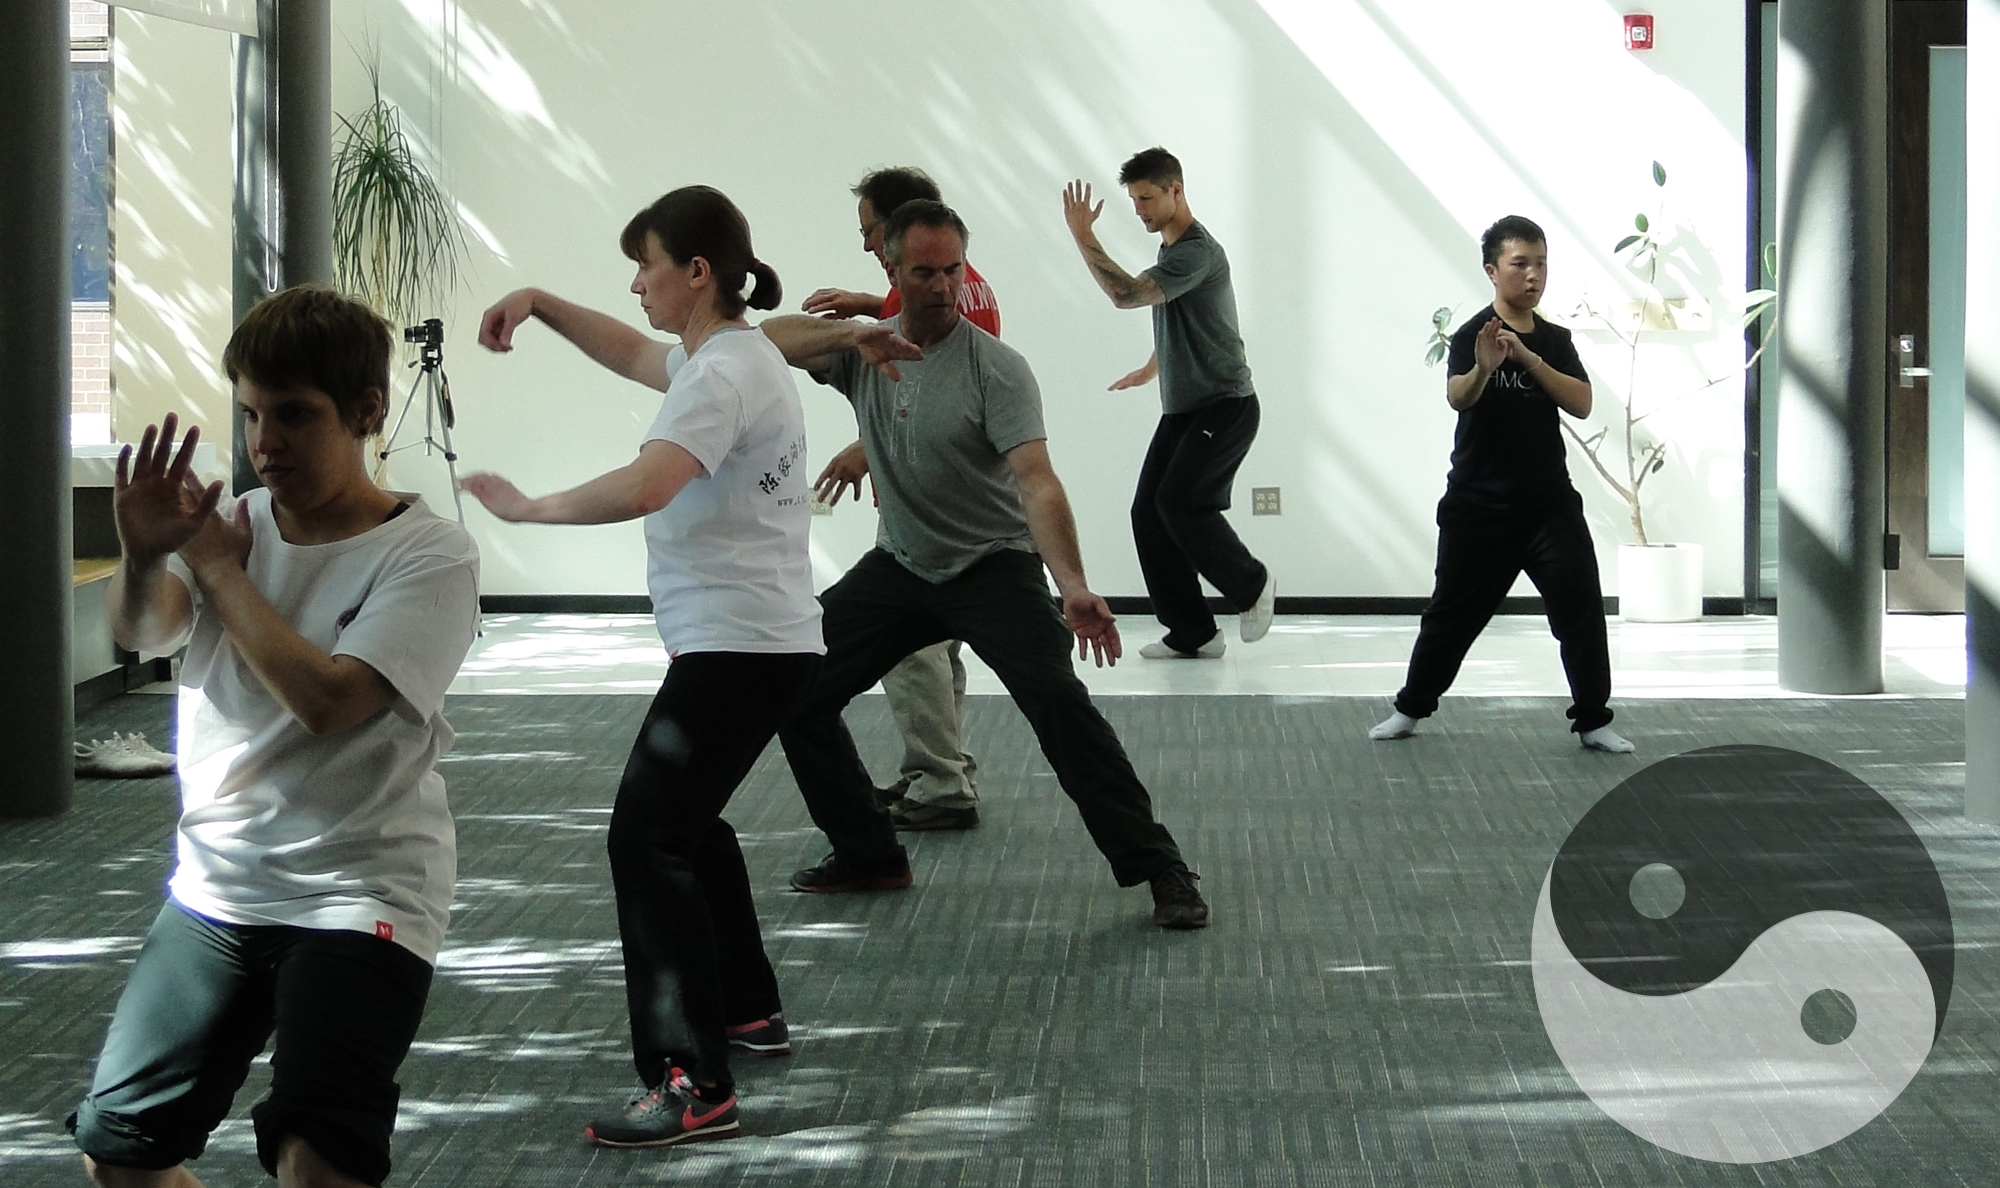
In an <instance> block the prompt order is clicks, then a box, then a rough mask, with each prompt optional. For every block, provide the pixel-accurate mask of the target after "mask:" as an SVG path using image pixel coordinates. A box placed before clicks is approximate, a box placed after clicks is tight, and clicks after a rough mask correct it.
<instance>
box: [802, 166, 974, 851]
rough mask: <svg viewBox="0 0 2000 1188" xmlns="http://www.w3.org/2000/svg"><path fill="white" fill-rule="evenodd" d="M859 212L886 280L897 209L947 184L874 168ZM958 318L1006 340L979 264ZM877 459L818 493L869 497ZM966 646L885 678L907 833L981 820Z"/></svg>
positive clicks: (892, 308)
mask: <svg viewBox="0 0 2000 1188" xmlns="http://www.w3.org/2000/svg"><path fill="white" fill-rule="evenodd" d="M853 193H854V197H855V213H856V215H857V216H858V217H859V218H860V221H861V247H862V250H863V251H866V252H869V253H870V254H872V255H873V256H874V257H875V262H876V263H878V264H880V265H881V266H882V271H883V273H884V275H886V276H890V277H893V276H894V271H895V270H894V269H892V268H891V267H890V266H889V262H888V260H887V259H886V258H885V257H884V256H883V251H882V241H883V238H884V236H883V229H884V228H885V227H886V226H887V225H888V222H889V216H890V215H892V214H894V213H895V211H896V208H897V207H899V206H901V205H902V204H903V203H905V202H908V201H910V200H911V199H915V198H927V199H929V200H931V201H932V202H939V201H942V200H943V199H942V197H941V195H940V192H939V190H938V186H937V183H936V182H934V181H932V180H931V179H930V176H929V175H928V174H926V173H925V172H924V171H923V170H921V169H913V168H908V167H890V168H886V169H877V170H874V171H872V172H870V173H869V174H868V175H867V176H865V177H863V178H862V179H861V181H860V182H859V183H857V184H856V185H855V187H854V190H853ZM804 308H805V311H806V312H807V313H809V314H820V315H822V316H825V317H832V318H852V317H870V318H878V319H887V318H893V317H895V316H896V315H897V314H898V313H899V312H901V310H902V308H903V298H902V294H900V293H898V292H897V291H896V287H895V285H894V284H893V283H892V284H891V285H890V286H889V294H888V296H886V297H878V296H876V295H875V294H873V293H856V292H852V291H849V290H847V289H819V290H816V291H814V293H813V294H812V295H811V296H810V297H807V298H806V300H805V307H804ZM958 312H959V313H960V314H962V315H964V317H965V319H966V320H967V321H969V322H971V323H972V324H973V325H974V326H977V327H979V328H980V329H981V330H984V331H986V333H988V334H991V335H992V336H994V337H995V338H998V337H1000V303H999V302H998V301H997V300H995V299H994V296H993V287H992V286H991V285H989V284H987V283H986V278H984V277H982V276H980V275H979V272H978V270H977V269H975V268H973V266H972V263H971V262H970V261H967V262H966V265H965V284H964V286H963V287H962V288H960V289H959V293H958ZM867 473H868V458H867V456H866V455H865V454H863V453H862V450H861V443H860V442H858V441H857V442H855V443H854V444H853V445H851V446H848V447H847V448H846V449H844V450H842V451H840V453H838V454H836V455H834V458H833V460H832V461H831V462H828V463H827V464H826V469H825V470H823V471H821V472H820V476H819V479H818V481H817V482H816V483H815V484H814V488H815V490H816V492H817V493H818V495H819V497H820V498H821V499H823V500H825V501H826V502H827V503H829V504H832V503H838V502H839V501H840V497H841V495H842V494H843V493H844V492H845V491H846V490H848V489H849V488H852V490H853V492H854V495H855V498H857V499H858V498H860V496H861V479H862V476H863V475H866V474H867ZM960 651H961V645H960V643H959V641H958V640H955V639H953V640H946V641H945V642H943V643H939V644H933V645H931V646H930V647H927V648H924V649H922V650H920V651H916V652H912V653H911V654H910V655H909V657H908V658H907V659H905V660H904V661H903V662H902V663H901V664H898V665H897V666H896V667H895V668H894V669H892V670H891V671H890V672H889V675H887V676H885V677H883V678H882V691H883V692H884V693H886V694H887V695H888V697H889V712H890V713H891V714H892V715H893V716H894V717H895V719H896V728H897V729H898V730H900V731H901V732H902V735H903V762H902V768H901V775H900V777H899V778H898V779H897V781H896V782H895V783H894V784H892V785H890V786H889V787H887V788H884V789H883V790H882V794H883V796H884V798H885V799H886V800H887V801H888V808H889V816H890V818H891V819H892V820H894V821H895V823H896V828H898V829H971V828H973V827H974V826H976V825H978V824H979V791H978V787H977V781H976V779H975V777H976V775H977V773H978V770H979V764H978V762H977V761H976V760H974V759H973V757H972V756H971V754H969V753H968V752H966V751H965V749H964V748H963V746H962V745H961V742H960V736H961V735H962V733H963V729H964V721H965V663H964V661H963V660H961V659H960V657H959V653H960Z"/></svg>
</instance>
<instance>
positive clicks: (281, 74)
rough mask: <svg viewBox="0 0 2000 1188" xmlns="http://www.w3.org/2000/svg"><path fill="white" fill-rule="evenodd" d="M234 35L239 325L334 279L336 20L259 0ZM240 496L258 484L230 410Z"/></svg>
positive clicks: (306, 2) (311, 4)
mask: <svg viewBox="0 0 2000 1188" xmlns="http://www.w3.org/2000/svg"><path fill="white" fill-rule="evenodd" d="M257 28H258V35H257V36H256V37H242V36H239V37H237V38H236V58H235V66H236V100H235V107H236V185H235V196H234V208H235V209H234V221H235V236H234V238H235V253H234V254H235V275H234V282H233V284H232V297H233V304H234V306H235V316H234V318H233V320H234V321H241V320H242V319H243V315H244V314H246V313H248V312H249V311H250V307H251V306H253V305H255V304H257V302H259V301H261V300H263V299H264V298H265V297H267V296H269V295H270V294H272V293H275V292H277V291H278V290H279V289H282V288H284V287H285V286H287V285H298V284H306V283H309V282H317V283H320V284H330V283H332V281H333V59H332V39H333V18H332V15H331V12H330V10H329V6H328V0H257ZM230 410H231V411H230V424H231V428H232V436H233V439H234V444H235V448H234V450H233V457H234V460H235V465H234V467H233V469H234V474H233V482H232V485H233V486H234V488H235V490H236V492H237V493H238V494H241V493H242V492H244V491H247V490H250V489H251V488H253V487H255V486H257V485H258V479H257V473H256V470H255V468H254V467H253V466H252V465H251V462H250V458H249V456H248V455H247V454H246V453H245V451H244V449H243V418H242V415H241V414H240V413H239V412H237V411H236V406H235V404H234V402H232V403H231V405H230Z"/></svg>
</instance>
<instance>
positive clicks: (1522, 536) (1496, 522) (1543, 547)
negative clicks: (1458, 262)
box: [1368, 215, 1632, 752]
mask: <svg viewBox="0 0 2000 1188" xmlns="http://www.w3.org/2000/svg"><path fill="white" fill-rule="evenodd" d="M1480 246H1481V250H1482V252H1483V253H1484V256H1485V260H1486V276H1487V278H1488V279H1489V280H1491V281H1492V282H1493V304H1492V305H1490V306H1488V307H1487V308H1485V309H1482V310H1480V311H1479V312H1478V313H1477V314H1474V315H1473V316H1472V317H1471V318H1469V319H1467V320H1466V323H1465V324H1464V325H1463V326H1460V327H1459V328H1458V331H1457V332H1456V333H1455V334H1453V335H1452V338H1451V357H1450V363H1449V365H1448V367H1447V370H1448V371H1449V372H1450V379H1449V380H1448V381H1447V383H1446V385H1445V399H1446V400H1447V401H1449V402H1450V403H1451V406H1452V407H1453V408H1455V409H1457V410H1458V430H1457V432H1456V434H1455V435H1454V437H1453V441H1452V451H1451V475H1450V477H1449V478H1448V479H1447V480H1446V483H1445V494H1444V498H1443V499H1442V500H1440V501H1439V503H1438V510H1437V523H1438V554H1437V586H1436V588H1435V590H1434V591H1433V592H1432V594H1431V604H1430V606H1429V607H1428V608H1427V609H1425V611H1424V617H1423V624H1422V626H1421V627H1420V628H1419V629H1418V632H1417V646H1416V648H1415V650H1414V651H1412V652H1411V654H1410V671H1409V675H1408V676H1407V677H1405V678H1404V682H1403V689H1402V692H1400V693H1398V694H1396V712H1394V713H1392V714H1390V715H1389V717H1388V718H1387V719H1385V720H1383V721H1382V722H1380V723H1378V724H1377V725H1376V726H1375V727H1374V728H1373V729H1372V730H1370V731H1369V732H1368V737H1369V738H1372V739H1375V740H1377V741H1383V740H1387V739H1397V738H1408V737H1409V736H1410V735H1411V734H1413V733H1415V731H1416V725H1417V722H1418V720H1420V719H1423V718H1427V717H1429V716H1430V715H1432V714H1434V713H1436V712H1437V708H1438V698H1439V697H1440V696H1442V695H1443V694H1444V691H1445V690H1446V689H1449V688H1450V687H1451V682H1452V680H1453V678H1455V677H1456V676H1457V675H1458V666H1459V664H1460V662H1462V661H1463V660H1464V659H1465V653H1466V650H1467V649H1469V648H1470V647H1471V646H1472V641H1473V640H1475V639H1477V638H1479V633H1480V632H1481V631H1483V630H1484V629H1485V627H1486V623H1487V621H1488V620H1490V619H1491V618H1492V617H1493V612H1494V611H1496V610H1498V609H1499V608H1500V600H1501V599H1502V598H1504V597H1506V595H1507V591H1508V589H1509V588H1510V587H1511V586H1513V584H1514V579H1515V578H1517V577H1519V576H1520V575H1521V573H1522V572H1523V571H1526V573H1527V575H1528V579H1529V580H1530V581H1532V582H1534V583H1535V588H1536V589H1537V590H1539V591H1541V594H1542V599H1543V601H1544V603H1546V604H1547V607H1548V616H1549V630H1550V631H1551V632H1553V633H1554V634H1555V637H1556V639H1557V641H1559V642H1560V643H1561V645H1562V662H1563V671H1564V672H1565V673H1566V674H1567V675H1568V676H1569V688H1570V699H1571V701H1572V703H1573V704H1571V706H1570V708H1569V718H1570V729H1571V730H1572V731H1573V732H1575V733H1576V734H1577V735H1578V736H1579V737H1580V738H1581V741H1582V743H1583V745H1584V746H1585V747H1586V748H1588V749H1591V750H1597V751H1616V752H1625V751H1630V750H1631V749H1632V744H1631V743H1630V742H1627V741H1626V740H1625V739H1624V738H1621V737H1620V736H1619V735H1618V733H1617V732H1616V731H1614V730H1612V729H1611V708H1610V706H1609V704H1608V703H1609V702H1610V700H1611V655H1610V649H1609V647H1608V645H1607V643H1606V640H1605V628H1604V593H1603V589H1602V587H1601V586H1600V585H1599V583H1598V578H1597V550H1596V548H1595V546H1593V545H1592V543H1591V540H1590V526H1589V525H1588V524H1586V523H1585V522H1584V518H1583V497H1582V496H1580V495H1578V494H1577V492H1576V488H1575V487H1573V486H1571V485H1570V481H1569V469H1568V467H1567V466H1566V465H1565V464H1564V461H1563V439H1562V426H1561V424H1560V423H1559V420H1558V418H1559V416H1560V414H1561V413H1568V414H1569V415H1571V416H1573V417H1577V418H1579V419H1581V418H1583V417H1587V416H1589V415H1590V376H1589V374H1588V373H1586V372H1585V371H1584V369H1583V361H1582V360H1581V359H1579V358H1577V354H1576V346H1575V344H1573V343H1572V342H1571V341H1570V333H1569V331H1568V330H1566V329H1564V328H1563V327H1561V326H1557V325H1553V324H1551V323H1549V322H1546V321H1544V320H1543V319H1542V317H1541V315H1539V314H1537V313H1536V312H1535V306H1536V305H1538V304H1540V302H1541V299H1542V288H1543V285H1544V284H1545V283H1546V282H1547V279H1548V263H1549V249H1548V237H1547V236H1545V235H1543V234H1542V229H1541V228H1540V227H1538V226H1536V225H1535V223H1533V222H1532V221H1530V220H1528V219H1525V218H1522V217H1520V216H1519V215H1509V216H1507V217H1506V218H1504V219H1501V220H1500V221H1499V222H1497V223H1495V224H1493V225H1492V226H1491V227H1489V228H1487V230H1486V234H1485V236H1484V237H1483V239H1482V241H1481V245H1480Z"/></svg>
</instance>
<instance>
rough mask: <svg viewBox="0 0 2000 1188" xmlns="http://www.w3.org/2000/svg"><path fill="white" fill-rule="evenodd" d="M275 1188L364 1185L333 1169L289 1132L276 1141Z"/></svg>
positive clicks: (338, 1187) (342, 1187)
mask: <svg viewBox="0 0 2000 1188" xmlns="http://www.w3.org/2000/svg"><path fill="white" fill-rule="evenodd" d="M278 1188H368V1185H366V1184H363V1183H362V1182H361V1181H359V1180H357V1179H355V1178H354V1177H352V1176H348V1175H344V1174H342V1173H341V1172H338V1171H336V1170H334V1167H333V1165H332V1164H330V1163H328V1162H327V1161H326V1160H324V1159H321V1158H320V1156H319V1152H318V1151H315V1150H313V1149H312V1148H311V1147H310V1146H308V1145H307V1144H306V1141H305V1140H304V1139H302V1138H300V1137H298V1136H297V1135H291V1136H289V1137H287V1138H286V1139H285V1141H284V1142H282V1143H280V1144H278Z"/></svg>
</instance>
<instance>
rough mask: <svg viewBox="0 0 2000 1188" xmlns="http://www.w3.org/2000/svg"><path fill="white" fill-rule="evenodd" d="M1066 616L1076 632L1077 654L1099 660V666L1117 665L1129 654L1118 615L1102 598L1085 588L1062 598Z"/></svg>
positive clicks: (1082, 658)
mask: <svg viewBox="0 0 2000 1188" xmlns="http://www.w3.org/2000/svg"><path fill="white" fill-rule="evenodd" d="M1062 611H1063V618H1064V619H1065V620H1067V621H1068V622H1069V629H1070V630H1071V631H1074V632H1075V633H1076V658H1077V659H1079V660H1086V659H1088V660H1095V661H1096V662H1097V667H1099V668H1103V667H1104V666H1105V665H1106V664H1112V665H1115V664H1117V663H1118V658H1119V657H1120V656H1123V655H1124V654H1125V645H1124V644H1123V643H1122V642H1120V641H1119V638H1118V617H1117V616H1116V615H1114V614H1112V613H1111V608H1110V606H1108V605H1106V604H1105V601H1104V600H1103V599H1102V598H1099V597H1098V596H1097V595H1095V594H1092V593H1091V592H1090V591H1088V590H1085V591H1083V592H1082V593H1080V594H1071V595H1068V596H1066V597H1065V598H1064V599H1063V601H1062Z"/></svg>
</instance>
